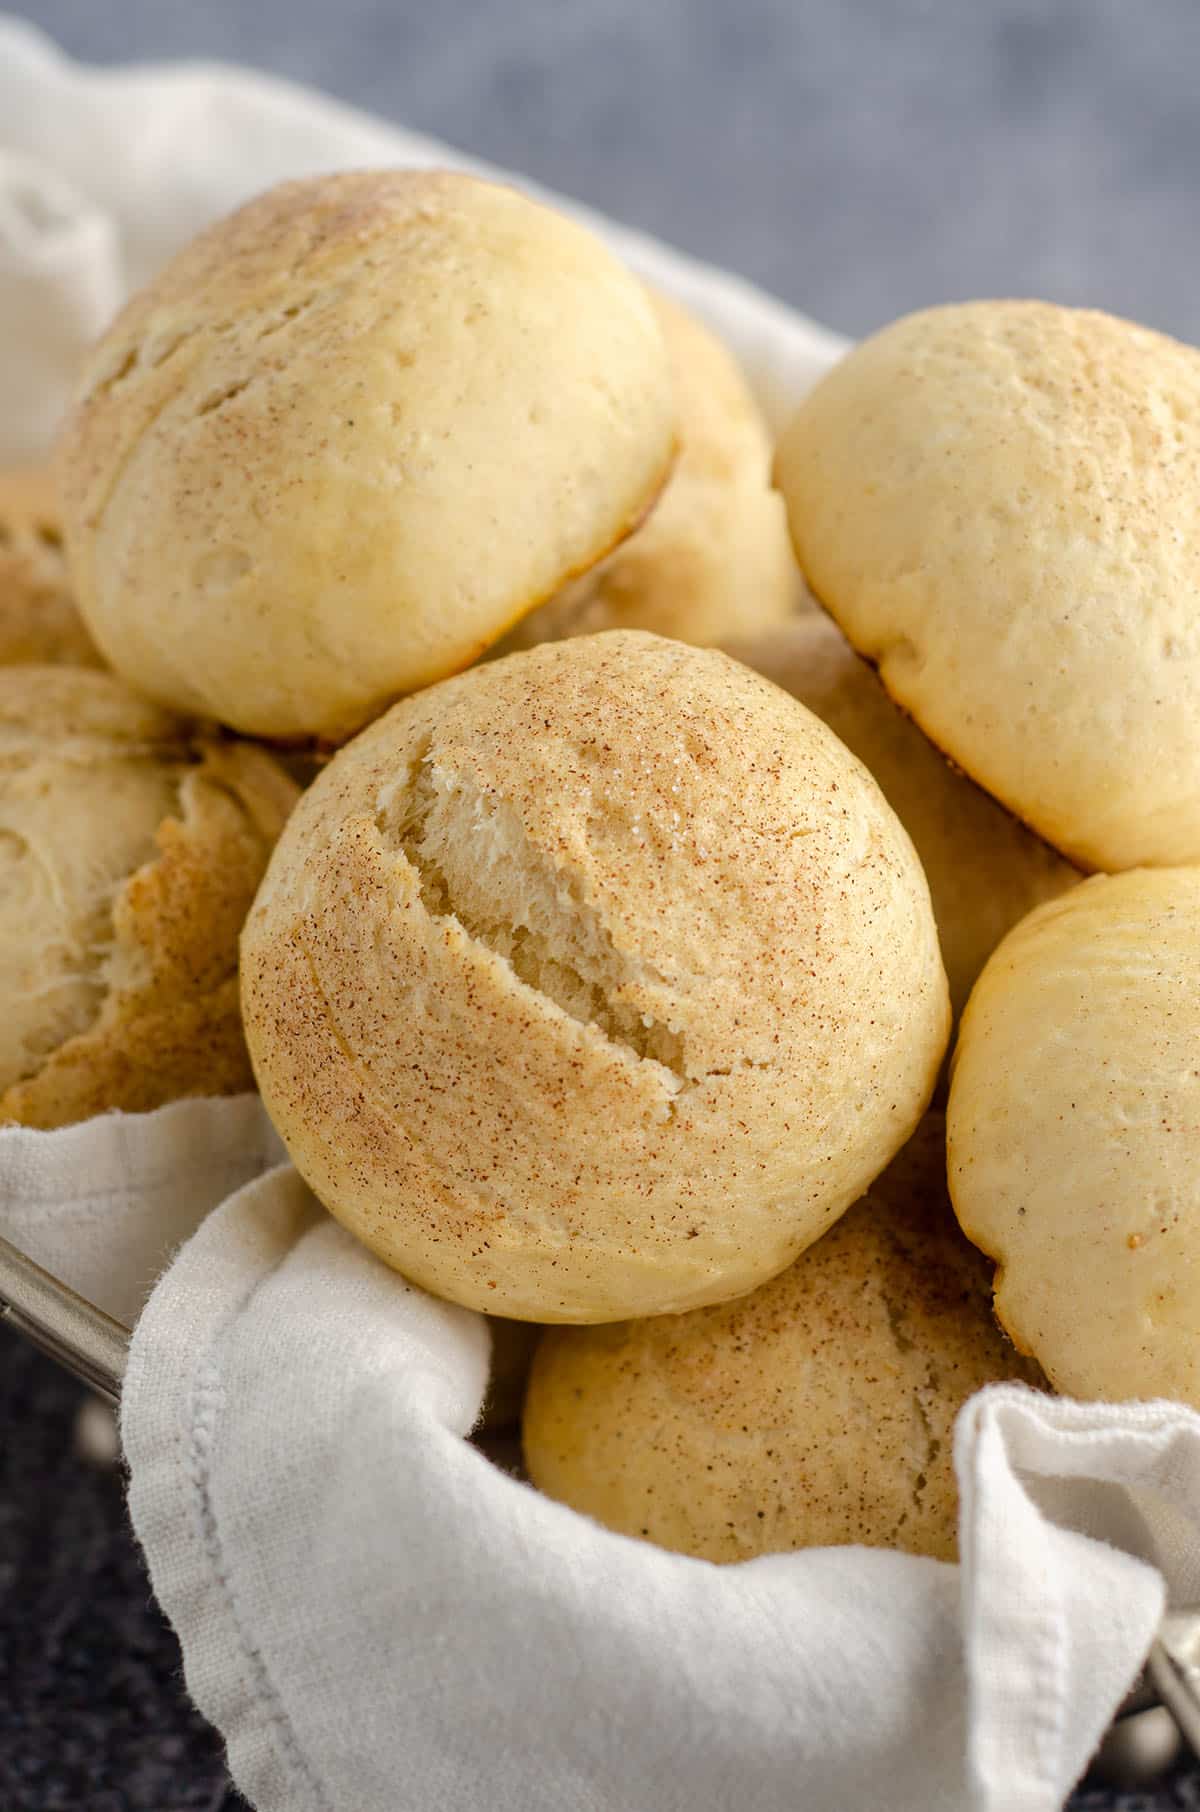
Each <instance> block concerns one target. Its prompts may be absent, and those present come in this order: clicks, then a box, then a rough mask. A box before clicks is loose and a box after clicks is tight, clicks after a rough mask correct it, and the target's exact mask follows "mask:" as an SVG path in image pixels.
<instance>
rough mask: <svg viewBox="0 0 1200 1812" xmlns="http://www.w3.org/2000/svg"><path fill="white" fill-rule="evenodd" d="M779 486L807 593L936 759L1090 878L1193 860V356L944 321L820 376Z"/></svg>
mask: <svg viewBox="0 0 1200 1812" xmlns="http://www.w3.org/2000/svg"><path fill="white" fill-rule="evenodd" d="M776 476H777V481H778V482H779V485H780V488H781V489H782V491H783V493H784V495H785V497H786V499H787V504H788V514H789V520H790V525H791V530H792V537H793V540H794V543H795V547H796V552H797V555H798V557H799V560H800V564H801V566H802V567H803V569H804V573H805V576H806V578H807V580H808V582H809V584H810V586H811V587H812V589H813V591H814V592H815V593H816V595H817V596H818V598H820V600H821V602H822V603H823V604H824V605H825V606H826V608H827V609H828V610H829V611H830V613H831V615H833V616H834V617H835V618H836V620H837V622H838V623H839V624H840V625H841V627H842V629H843V630H844V631H845V632H846V634H847V635H848V636H849V638H850V640H851V641H852V642H853V643H854V645H855V647H856V648H858V649H859V650H860V651H861V652H862V653H863V654H864V655H866V656H867V657H868V658H869V659H870V660H871V661H873V662H875V663H877V664H878V667H879V671H880V674H881V676H882V678H883V682H884V684H885V685H886V687H887V688H888V691H889V692H891V693H892V695H893V696H894V697H895V698H896V699H897V700H898V701H899V702H900V704H902V705H903V706H904V708H905V710H907V711H909V712H911V714H912V716H913V717H914V718H915V719H916V721H917V723H919V724H920V726H921V728H922V729H923V730H924V731H925V732H926V734H927V735H928V736H930V737H931V738H932V740H933V741H934V742H935V743H936V744H937V746H938V747H939V748H941V749H944V750H945V752H946V753H947V754H948V755H949V756H951V757H952V758H953V760H955V761H956V762H958V763H959V765H960V766H961V767H962V768H963V769H965V771H966V772H967V773H968V774H970V775H971V776H972V777H973V778H974V779H975V780H977V781H979V782H980V784H981V785H982V786H985V787H986V788H987V789H988V791H989V792H991V793H994V794H995V796H996V798H998V799H1000V800H1001V801H1003V803H1004V804H1005V805H1007V806H1008V807H1009V808H1010V810H1012V811H1013V812H1014V813H1015V814H1016V815H1017V816H1018V817H1019V818H1021V819H1022V820H1023V821H1024V822H1025V823H1027V824H1029V825H1031V826H1032V827H1033V829H1034V830H1036V831H1038V832H1039V833H1040V834H1041V835H1042V836H1043V837H1045V838H1046V839H1047V841H1048V842H1050V843H1052V844H1053V845H1054V846H1055V847H1056V848H1057V849H1059V850H1061V851H1062V852H1063V854H1064V855H1066V856H1067V857H1068V858H1069V859H1070V860H1071V861H1073V862H1075V863H1076V864H1077V865H1078V866H1079V867H1080V868H1083V869H1105V870H1118V869H1126V868H1132V867H1136V866H1138V865H1139V864H1147V865H1151V866H1164V865H1165V866H1171V865H1173V864H1178V863H1188V862H1195V861H1197V860H1200V736H1197V734H1196V725H1197V722H1200V611H1198V610H1197V603H1196V600H1197V592H1198V590H1200V353H1198V352H1197V351H1196V350H1195V349H1194V348H1193V347H1190V346H1183V345H1180V344H1179V343H1178V342H1176V341H1174V340H1170V339H1168V338H1167V337H1166V336H1165V335H1163V334H1158V333H1152V332H1150V331H1149V330H1148V329H1146V328H1143V327H1137V326H1134V325H1133V324H1132V323H1131V322H1128V321H1120V320H1116V319H1114V318H1113V317H1112V316H1110V315H1104V314H1098V313H1095V312H1093V311H1090V310H1082V309H1070V308H1058V307H1054V306H1052V305H1051V304H1049V303H1044V302H975V303H968V304H964V305H961V306H954V307H949V308H935V309H930V310H928V311H926V312H925V313H923V314H917V315H911V316H909V317H908V318H907V319H905V320H902V321H898V322H896V323H895V324H894V325H893V326H891V327H888V328H885V329H884V330H883V332H882V333H879V334H876V335H875V337H874V338H873V339H870V340H867V341H866V342H865V343H864V344H863V345H861V346H859V347H857V348H855V349H854V351H852V352H851V353H849V354H848V355H847V357H846V358H845V359H843V360H842V361H841V363H840V364H839V365H837V366H836V367H835V368H834V370H833V371H832V372H831V373H830V374H829V375H828V376H827V377H826V378H824V379H823V380H822V382H821V383H820V384H818V385H817V387H816V388H815V390H814V391H813V392H812V394H811V395H810V396H809V397H808V398H807V399H806V401H805V402H804V403H803V404H802V405H801V407H800V410H799V412H798V413H797V415H796V417H795V419H794V421H793V422H792V424H791V426H790V427H789V428H788V429H787V431H786V432H785V434H784V436H783V439H782V441H781V443H780V447H779V453H778V457H777V461H776Z"/></svg>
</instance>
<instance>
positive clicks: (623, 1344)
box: [524, 1114, 1039, 1561]
mask: <svg viewBox="0 0 1200 1812" xmlns="http://www.w3.org/2000/svg"><path fill="white" fill-rule="evenodd" d="M989 1297H990V1266H989V1265H988V1264H987V1263H986V1262H985V1261H984V1260H983V1259H981V1258H980V1256H979V1254H978V1253H976V1252H973V1251H972V1250H971V1247H970V1246H969V1245H968V1244H967V1243H966V1241H965V1240H964V1239H963V1238H962V1237H961V1235H960V1233H959V1231H958V1228H957V1227H956V1226H955V1224H954V1217H953V1215H952V1214H951V1212H950V1205H949V1203H948V1201H947V1199H946V1175H945V1133H944V1124H943V1121H942V1118H941V1115H940V1114H930V1115H928V1116H927V1118H926V1119H925V1121H924V1122H923V1123H922V1125H921V1127H920V1128H919V1130H918V1132H917V1133H916V1135H915V1136H914V1138H913V1139H912V1140H910V1142H909V1144H908V1145H906V1146H905V1148H904V1150H903V1151H902V1152H901V1153H900V1155H899V1157H897V1158H896V1159H895V1161H894V1162H893V1163H892V1164H891V1165H890V1166H889V1168H888V1169H887V1170H886V1171H885V1172H884V1174H883V1175H882V1176H881V1177H880V1178H878V1180H877V1181H876V1182H875V1183H874V1184H873V1185H872V1187H871V1190H870V1192H869V1194H868V1195H866V1196H865V1197H864V1198H863V1200H862V1201H861V1202H859V1203H858V1204H857V1205H856V1206H855V1207H853V1208H852V1209H851V1210H850V1212H849V1213H848V1214H846V1215H844V1216H843V1217H842V1219H841V1220H840V1221H839V1222H838V1224H837V1226H836V1227H834V1228H833V1229H832V1231H831V1232H829V1233H827V1234H826V1235H825V1237H824V1238H823V1239H821V1240H818V1242H817V1244H816V1245H815V1246H812V1247H810V1248H809V1250H808V1251H807V1252H805V1253H804V1254H803V1255H802V1257H800V1258H799V1259H797V1261H796V1263H795V1264H794V1265H792V1266H790V1267H789V1269H788V1270H786V1271H784V1272H783V1273H782V1275H781V1276H779V1277H776V1278H774V1279H773V1280H772V1281H771V1282H770V1283H767V1284H764V1285H763V1286H762V1287H761V1288H760V1289H758V1290H755V1291H753V1292H752V1293H751V1294H750V1295H749V1296H743V1297H741V1298H739V1300H738V1301H737V1302H730V1303H726V1304H725V1305H724V1306H723V1307H721V1308H713V1309H700V1310H696V1311H694V1312H693V1313H692V1314H690V1315H660V1316H655V1317H653V1318H652V1319H651V1320H648V1321H631V1322H625V1323H622V1324H621V1325H618V1326H616V1327H604V1328H556V1329H554V1330H553V1331H551V1332H550V1333H548V1334H546V1335H545V1336H544V1338H543V1340H542V1344H541V1346H540V1347H539V1349H538V1353H537V1356H536V1358H535V1360H534V1366H533V1374H532V1377H531V1379H530V1384H529V1391H528V1395H527V1398H526V1406H525V1418H524V1447H525V1463H526V1466H527V1468H528V1471H529V1476H530V1478H531V1479H532V1480H533V1482H534V1484H535V1485H538V1486H540V1487H541V1489H542V1490H543V1491H545V1492H547V1493H548V1494H549V1496H551V1497H555V1498H559V1499H560V1500H561V1501H562V1502H563V1503H565V1504H571V1505H573V1506H574V1508H575V1509H577V1510H582V1511H584V1512H585V1513H586V1514H587V1515H588V1516H593V1517H595V1518H596V1519H597V1520H598V1521H599V1522H602V1523H606V1524H607V1525H608V1527H609V1528H611V1529H617V1530H620V1531H621V1533H622V1534H625V1535H639V1536H642V1537H644V1538H645V1539H646V1540H647V1541H652V1542H657V1543H658V1544H659V1545H660V1546H661V1547H664V1548H674V1549H678V1551H679V1552H680V1553H683V1554H694V1555H697V1556H698V1557H700V1558H701V1559H704V1560H717V1561H734V1560H749V1559H752V1558H753V1557H754V1556H755V1555H758V1554H772V1553H777V1552H779V1551H781V1550H786V1549H789V1548H806V1547H815V1546H824V1545H838V1544H842V1543H848V1542H862V1543H865V1544H867V1545H869V1546H873V1547H888V1548H902V1549H906V1550H907V1551H908V1552H909V1553H912V1554H928V1555H932V1556H933V1557H934V1558H935V1559H938V1560H952V1559H953V1558H954V1554H955V1545H956V1543H955V1535H956V1525H957V1510H958V1506H957V1494H956V1490H955V1482H954V1464H953V1433H954V1418H955V1416H956V1415H957V1413H958V1411H959V1409H960V1407H961V1406H962V1404H963V1403H964V1402H965V1401H966V1399H967V1398H968V1397H969V1396H970V1395H971V1393H972V1392H973V1391H975V1390H978V1389H979V1388H980V1386H982V1385H984V1384H987V1383H990V1382H992V1381H993V1380H996V1379H1001V1378H1025V1379H1027V1380H1028V1381H1030V1382H1038V1381H1039V1374H1038V1373H1037V1372H1036V1370H1035V1368H1033V1367H1032V1366H1030V1365H1028V1364H1027V1363H1026V1362H1024V1361H1022V1359H1021V1358H1020V1357H1019V1355H1018V1354H1017V1353H1016V1352H1014V1350H1013V1349H1012V1348H1011V1347H1010V1346H1009V1345H1008V1344H1007V1342H1006V1341H1005V1340H1004V1338H1003V1336H1002V1335H1001V1333H1000V1332H999V1330H998V1329H997V1327H996V1325H995V1322H994V1321H993V1320H992V1316H991V1312H990V1303H989Z"/></svg>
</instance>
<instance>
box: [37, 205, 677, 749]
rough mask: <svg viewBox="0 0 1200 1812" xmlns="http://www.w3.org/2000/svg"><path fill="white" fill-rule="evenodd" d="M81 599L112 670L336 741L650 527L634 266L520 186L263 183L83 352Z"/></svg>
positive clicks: (221, 712)
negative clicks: (87, 356)
mask: <svg viewBox="0 0 1200 1812" xmlns="http://www.w3.org/2000/svg"><path fill="white" fill-rule="evenodd" d="M61 451H62V457H61V474H62V485H63V503H64V523H65V528H66V534H67V546H68V551H69V553H70V558H71V568H72V572H73V574H74V576H75V579H76V582H77V584H78V588H79V598H80V605H81V608H82V610H83V613H84V616H85V618H86V620H87V623H88V626H89V628H90V629H91V631H92V633H93V635H94V636H95V638H96V641H97V642H98V644H99V646H100V648H101V650H102V652H103V653H104V654H105V656H106V657H107V658H108V659H109V660H110V661H111V662H112V665H113V666H114V667H115V668H117V669H118V671H120V672H122V673H123V674H124V675H125V676H126V677H127V678H128V679H129V680H130V681H131V683H133V684H135V685H137V686H138V687H139V688H140V689H141V690H143V691H145V692H147V693H148V694H149V695H150V696H151V697H154V698H157V699H159V700H160V701H161V702H163V703H164V704H167V705H169V706H171V707H172V708H174V709H176V710H180V711H186V712H189V713H191V714H194V715H196V716H202V717H211V718H216V719H217V720H218V721H219V722H222V723H226V724H229V725H232V726H233V727H234V728H235V729H239V730H243V731H247V732H250V733H253V734H257V735H263V736H270V737H278V738H298V737H305V736H314V735H315V736H320V737H322V738H324V739H327V740H331V741H337V740H339V739H341V738H343V737H345V736H347V735H349V734H350V733H351V732H352V731H353V730H355V729H357V728H358V727H359V726H360V725H362V724H363V723H365V722H367V721H368V720H369V719H370V718H371V717H373V716H375V715H377V714H378V712H379V711H380V710H382V709H383V707H384V705H385V704H387V703H388V702H390V701H391V700H392V699H394V698H395V697H396V696H397V695H399V694H400V693H403V692H407V691H411V690H414V689H415V688H417V687H420V686H423V685H427V684H428V683H430V682H431V681H433V680H437V679H440V678H442V677H443V676H444V675H446V674H448V673H453V672H455V671H457V670H458V669H460V668H462V667H465V666H467V665H468V664H469V663H470V662H471V661H473V660H475V659H476V658H477V657H478V656H479V655H480V654H481V653H482V652H483V651H484V649H486V648H487V647H488V646H490V644H491V643H492V642H494V641H496V640H497V639H498V638H499V637H500V636H501V635H502V634H503V633H504V631H505V630H507V629H508V628H510V627H511V625H512V624H513V623H514V622H515V621H516V620H517V618H519V617H520V616H522V615H523V614H524V613H525V612H526V611H528V610H530V609H532V608H533V607H534V606H535V605H536V604H539V603H541V602H542V600H543V599H545V598H547V597H549V596H551V595H552V594H553V593H554V592H556V591H557V590H558V589H559V588H560V587H561V586H562V585H563V584H564V583H565V582H566V581H567V580H568V579H570V578H571V577H573V576H574V575H575V574H577V573H580V572H583V571H585V570H586V569H587V568H588V567H590V566H592V565H593V564H594V563H595V562H596V561H597V560H600V559H601V558H602V557H603V556H604V555H605V554H607V553H608V552H609V551H610V549H611V548H612V547H614V546H615V544H616V543H617V542H619V541H620V540H621V539H622V538H623V537H624V536H625V535H627V534H628V533H629V532H630V531H631V530H632V529H633V528H635V527H636V526H637V524H638V523H639V522H640V521H641V519H642V517H643V516H644V515H645V513H646V511H647V510H648V509H649V508H650V506H651V504H652V503H653V501H654V499H655V498H656V496H657V495H658V493H659V491H660V490H661V489H662V486H663V484H664V483H665V482H666V479H667V476H668V473H669V471H670V467H671V463H672V460H673V458H674V454H675V406H674V398H673V394H672V385H671V372H670V365H669V361H668V359H667V354H666V349H665V347H664V345H663V340H662V335H661V332H660V331H659V327H658V323H657V321H656V319H655V316H654V311H653V308H652V307H651V304H650V302H649V300H648V298H647V296H646V294H645V291H644V290H643V288H642V286H641V284H639V283H638V282H637V281H636V279H635V278H634V277H633V276H631V275H630V273H629V272H628V271H626V270H625V269H624V267H623V266H622V265H620V264H619V263H618V262H617V261H616V259H614V258H613V257H612V256H611V254H610V253H609V252H608V251H607V250H606V249H605V248H604V246H603V245H601V243H600V242H599V241H598V240H597V239H596V238H594V237H593V235H592V234H590V233H588V232H586V231H584V230H583V229H582V228H581V227H578V226H576V225H575V224H574V223H573V222H572V221H570V220H567V219H565V218H564V217H563V216H561V215H559V214H557V213H555V212H554V211H552V210H551V209H549V208H545V207H542V206H540V205H538V204H537V203H534V202H532V201H529V200H527V199H526V198H525V197H524V196H522V195H520V194H518V193H517V191H516V190H513V189H509V188H505V187H501V186H500V185H498V184H495V183H487V182H481V181H479V180H478V179H476V178H474V177H469V176H463V175H459V174H454V173H450V172H439V171H373V172H372V171H355V172H346V173H343V174H340V175H336V176H323V177H317V178H312V179H309V180H307V181H303V182H294V183H287V184H284V185H283V186H282V187H280V188H277V189H274V190H271V191H270V192H269V193H268V194H266V195H264V196H261V197H260V198H259V199H258V200H256V201H252V202H250V203H249V204H248V205H247V206H246V207H244V208H242V209H240V210H239V211H238V212H237V213H236V214H233V215H231V216H230V217H229V218H228V219H227V220H224V221H222V222H220V223H219V224H218V225H217V226H215V227H213V228H211V229H210V230H209V231H208V232H206V233H204V234H202V235H201V236H200V237H199V238H198V239H197V240H195V241H194V242H193V243H192V244H191V245H190V246H188V247H187V248H186V249H185V250H184V251H183V252H181V253H180V254H179V256H178V257H176V258H175V259H174V260H173V261H172V262H171V263H170V264H169V265H168V266H167V268H166V269H165V270H164V271H163V272H162V273H161V275H160V276H159V277H158V278H157V279H156V280H155V281H154V282H153V283H152V284H151V285H150V286H149V287H148V288H147V289H145V290H143V291H142V292H141V293H140V294H139V295H137V296H136V297H135V298H134V299H133V300H132V302H131V303H130V304H129V306H128V307H127V308H126V309H125V310H124V311H123V313H122V314H121V315H120V316H119V317H118V319H117V320H116V322H115V323H114V324H113V326H112V328H111V329H110V330H109V332H108V333H107V334H106V335H105V337H104V339H103V340H102V341H101V343H100V345H99V346H98V347H97V349H96V351H95V353H94V354H93V356H92V358H91V360H90V361H89V363H88V365H87V368H86V370H85V372H84V374H83V379H82V383H81V387H80V392H79V400H78V404H77V406H76V408H75V410H74V413H73V415H72V417H71V419H70V420H69V422H68V424H67V427H66V429H65V433H64V440H63V446H62V450H61Z"/></svg>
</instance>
